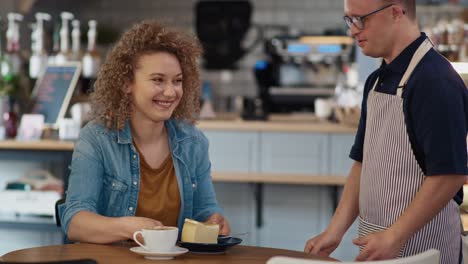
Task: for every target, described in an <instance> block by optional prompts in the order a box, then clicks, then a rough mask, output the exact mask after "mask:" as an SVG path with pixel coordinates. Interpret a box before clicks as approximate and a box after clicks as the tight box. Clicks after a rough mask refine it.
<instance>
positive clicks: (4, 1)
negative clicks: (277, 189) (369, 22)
mask: <svg viewBox="0 0 468 264" xmlns="http://www.w3.org/2000/svg"><path fill="white" fill-rule="evenodd" d="M467 1H468V0H467ZM197 2H198V1H197V0H172V1H168V0H130V1H129V0H79V1H77V0H36V1H34V0H21V1H19V0H1V1H0V16H2V18H5V13H6V12H8V11H12V10H16V11H21V10H24V9H26V8H27V7H28V6H30V5H32V8H31V9H30V10H29V12H28V14H27V15H26V17H25V21H27V23H30V22H32V21H34V16H33V14H34V13H35V12H37V11H43V12H48V13H50V14H51V15H52V17H53V19H58V17H59V13H60V12H61V11H70V12H72V13H74V14H75V16H76V17H77V18H78V19H79V20H81V22H82V34H84V33H85V32H86V30H87V25H86V21H87V20H89V19H96V20H97V21H98V29H99V30H100V32H99V34H100V35H101V36H102V35H107V36H109V37H107V39H108V42H111V40H112V39H115V38H117V37H118V33H119V32H121V31H123V30H124V29H125V28H127V27H129V26H130V25H131V24H132V23H134V22H137V21H141V20H143V19H148V18H156V19H159V20H161V21H164V22H165V23H167V24H170V25H174V26H177V27H182V28H184V29H186V30H188V31H191V32H194V31H195V28H194V20H195V13H194V7H195V5H196V3H197ZM423 2H427V1H423V0H418V3H423ZM433 2H443V1H433V0H432V1H431V3H433ZM251 3H252V4H253V6H254V12H253V16H252V22H253V24H255V25H263V26H265V25H275V26H281V25H284V26H288V27H290V28H291V30H293V31H304V32H308V33H318V34H320V33H322V32H323V31H324V30H326V29H344V24H343V21H342V18H341V17H342V14H343V0H251ZM439 9H440V8H438V7H436V8H432V9H429V10H428V11H427V12H424V13H425V15H420V17H422V18H424V19H423V20H424V21H422V22H424V23H425V24H426V22H427V23H429V24H430V23H432V21H434V20H435V19H436V18H438V17H439V13H438V11H437V12H436V14H433V13H434V12H435V11H434V10H439ZM433 11H434V12H433ZM426 13H427V14H426ZM27 23H25V24H23V25H22V28H21V30H22V32H23V33H22V39H23V41H22V42H23V44H22V46H23V47H24V48H29V47H30V32H31V30H30V28H29V27H27ZM47 24H48V27H49V30H50V28H51V25H52V24H53V23H47ZM268 33H269V34H268ZM273 34H274V33H272V31H269V32H267V34H266V36H267V37H271V36H272V35H273ZM112 36H113V37H114V38H113V37H112ZM255 37H256V34H255V30H251V32H249V34H248V35H247V38H246V40H245V43H246V44H248V43H252V42H253V40H254V39H255ZM103 50H106V48H104V49H103ZM261 57H262V47H261V46H257V48H256V49H254V50H253V52H252V53H250V54H249V55H247V56H245V57H244V58H243V59H242V60H241V61H240V62H239V69H238V70H236V71H232V72H228V73H226V72H224V73H222V72H220V71H209V72H208V71H204V72H203V79H204V80H207V81H210V82H211V84H212V87H213V88H214V95H215V99H218V100H216V102H215V107H216V108H217V110H223V109H220V108H222V106H221V105H222V100H220V99H221V98H223V97H226V96H236V95H244V96H253V95H255V93H256V85H255V80H254V77H253V74H252V67H253V65H254V63H255V61H256V60H257V59H259V58H261ZM361 57H362V56H361ZM372 65H373V64H372ZM366 67H368V66H367V64H366ZM372 67H373V66H372ZM370 70H371V69H365V72H366V74H367V72H369V71H370ZM226 77H227V78H226Z"/></svg>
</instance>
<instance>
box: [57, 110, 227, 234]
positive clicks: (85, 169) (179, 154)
mask: <svg viewBox="0 0 468 264" xmlns="http://www.w3.org/2000/svg"><path fill="white" fill-rule="evenodd" d="M165 126H166V128H167V132H168V135H169V136H168V137H169V147H170V150H171V155H172V159H173V163H174V169H175V173H176V175H177V182H178V185H179V192H180V196H181V203H182V204H181V207H180V212H179V219H178V222H177V225H178V227H179V230H182V226H183V223H184V219H185V218H192V219H195V220H198V221H204V220H206V218H208V217H209V216H211V215H212V214H214V213H216V212H219V213H222V210H221V209H220V208H219V207H218V204H217V201H216V195H215V191H214V188H213V184H212V181H211V175H210V170H211V163H210V160H209V157H208V139H207V138H206V137H205V135H203V133H202V132H201V131H200V130H198V129H197V128H195V127H194V126H193V125H191V124H188V123H185V122H182V121H176V120H174V119H170V120H168V121H166V122H165ZM154 188H158V186H154ZM139 190H140V157H139V155H138V152H137V151H136V149H135V147H134V146H133V143H132V135H131V131H130V125H129V123H128V122H127V123H126V125H125V127H124V129H123V130H108V129H107V128H105V127H104V126H103V125H101V124H100V123H98V122H96V121H91V122H90V123H89V124H87V125H86V126H85V127H84V128H83V129H82V131H81V133H80V138H79V140H78V142H77V143H76V144H75V148H74V152H73V158H72V163H71V172H70V177H69V182H68V190H67V196H66V202H65V203H64V204H62V205H61V206H60V207H59V215H60V219H61V223H62V229H63V231H64V233H65V234H67V231H68V227H69V225H70V221H71V219H72V218H73V216H74V215H75V214H76V213H78V212H79V211H89V212H93V213H96V214H100V215H103V216H109V217H121V216H134V215H135V211H136V208H137V206H138V204H137V202H138V193H139ZM154 202H155V203H157V202H159V201H157V200H155V201H154ZM156 220H157V219H156Z"/></svg>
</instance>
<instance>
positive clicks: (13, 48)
mask: <svg viewBox="0 0 468 264" xmlns="http://www.w3.org/2000/svg"><path fill="white" fill-rule="evenodd" d="M7 17H8V29H7V31H6V38H7V45H6V51H7V52H6V54H5V58H6V59H8V60H9V61H10V63H11V67H12V69H11V71H12V72H13V73H14V74H18V73H19V72H20V70H21V63H22V62H21V56H20V53H19V52H20V44H19V43H20V42H19V38H20V33H19V24H18V22H19V21H22V20H23V15H21V14H18V13H8V15H7Z"/></svg>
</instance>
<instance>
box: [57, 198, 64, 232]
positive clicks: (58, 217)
mask: <svg viewBox="0 0 468 264" xmlns="http://www.w3.org/2000/svg"><path fill="white" fill-rule="evenodd" d="M63 203H65V198H61V199H59V200H57V201H56V202H55V224H56V225H57V226H58V227H60V225H61V223H60V216H59V212H58V207H59V205H61V204H63Z"/></svg>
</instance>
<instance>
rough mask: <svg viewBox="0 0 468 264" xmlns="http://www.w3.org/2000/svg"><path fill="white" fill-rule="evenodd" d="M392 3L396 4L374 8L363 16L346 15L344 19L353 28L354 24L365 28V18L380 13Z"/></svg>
mask: <svg viewBox="0 0 468 264" xmlns="http://www.w3.org/2000/svg"><path fill="white" fill-rule="evenodd" d="M392 5H395V4H388V5H386V6H383V7H381V8H379V9H377V10H374V11H372V12H370V13H367V14H365V15H363V16H344V17H343V19H344V21H345V22H346V25H347V26H348V27H349V28H351V26H352V25H354V26H355V27H357V28H358V29H364V19H365V18H366V17H368V16H370V15H373V14H375V13H378V12H380V11H382V10H384V9H386V8H389V7H391V6H392Z"/></svg>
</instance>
